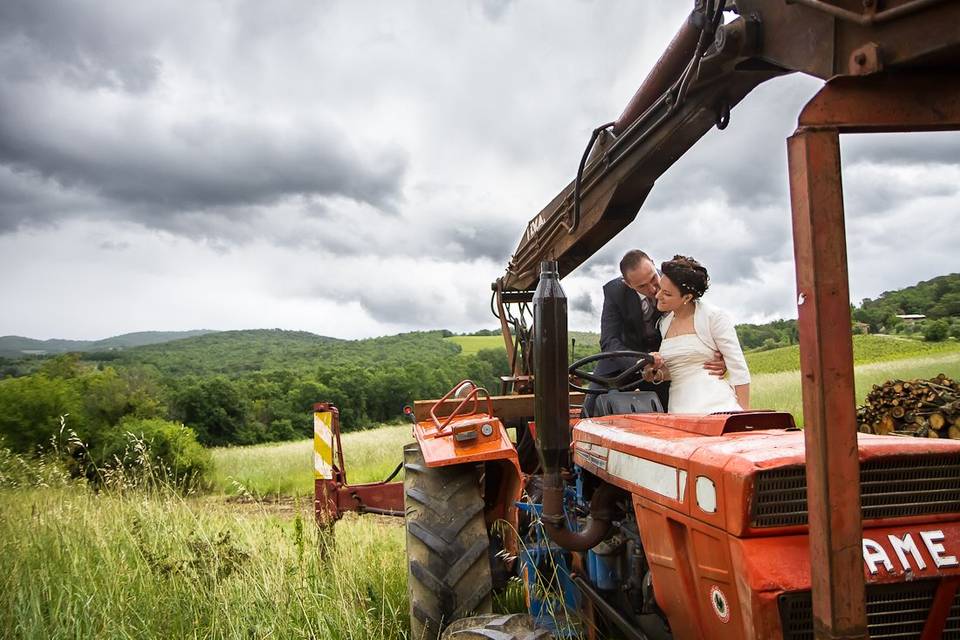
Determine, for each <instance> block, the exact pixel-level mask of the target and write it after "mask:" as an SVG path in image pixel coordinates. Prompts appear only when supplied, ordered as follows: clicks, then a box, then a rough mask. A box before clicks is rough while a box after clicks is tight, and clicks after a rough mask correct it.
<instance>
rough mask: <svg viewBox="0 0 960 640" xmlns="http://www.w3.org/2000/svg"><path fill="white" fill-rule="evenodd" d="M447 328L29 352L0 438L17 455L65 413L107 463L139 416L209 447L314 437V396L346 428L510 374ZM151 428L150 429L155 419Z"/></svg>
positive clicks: (242, 336) (45, 439) (232, 336)
mask: <svg viewBox="0 0 960 640" xmlns="http://www.w3.org/2000/svg"><path fill="white" fill-rule="evenodd" d="M449 335H450V334H449V332H442V331H434V332H417V333H409V334H401V335H399V336H390V337H386V338H376V339H370V340H358V341H346V340H333V339H330V338H322V337H320V336H315V335H313V334H308V333H303V332H290V331H237V332H223V333H217V334H209V335H206V336H201V337H197V338H191V339H187V340H178V341H177V342H173V343H169V344H167V345H155V346H149V347H141V348H136V349H130V350H126V351H122V352H99V353H88V354H70V355H65V356H57V357H54V358H46V359H33V360H30V361H29V362H27V363H25V365H24V366H26V367H27V368H28V369H29V370H24V371H18V374H19V375H16V376H8V377H7V378H6V379H4V380H0V438H3V440H4V441H5V443H6V446H9V447H10V448H12V449H13V450H15V451H30V450H32V449H34V448H36V447H38V446H46V445H48V444H49V443H50V442H51V441H52V440H53V439H56V438H58V437H61V436H62V434H61V433H60V428H61V423H60V417H61V416H67V417H66V418H65V420H66V424H68V425H69V426H70V428H71V429H72V430H73V431H75V432H76V433H77V434H79V435H80V437H81V439H83V438H85V439H87V440H89V442H88V443H87V444H88V445H89V448H90V450H91V451H94V452H96V457H97V458H98V459H101V460H102V459H105V458H109V456H110V455H112V453H111V452H113V453H115V449H116V448H117V447H116V444H115V443H116V442H118V441H121V440H122V439H123V438H122V436H123V435H124V434H126V433H128V432H130V430H131V429H134V428H141V429H142V428H143V427H144V425H145V424H147V423H146V422H144V421H151V420H153V421H157V420H159V421H161V422H162V423H163V424H164V425H167V426H166V427H165V428H172V427H169V425H174V426H176V425H185V427H186V428H188V429H189V430H190V431H191V433H192V434H193V435H194V436H195V438H196V441H197V442H199V443H201V444H203V445H207V446H220V445H232V444H254V443H259V442H270V441H277V440H289V439H293V438H300V437H305V436H307V435H309V434H310V433H311V432H312V419H311V415H310V411H311V407H312V405H313V404H314V403H316V402H321V401H327V402H333V403H334V404H336V405H337V406H338V407H339V409H340V412H341V422H342V425H343V427H344V429H346V430H350V429H358V428H364V427H366V426H369V425H370V424H373V423H379V422H385V421H389V420H393V419H398V418H399V416H400V415H401V412H402V407H403V405H404V404H405V403H409V402H412V401H413V400H416V399H423V398H436V397H440V396H442V395H443V394H444V393H446V392H447V391H448V390H449V389H450V388H451V387H452V386H453V385H454V384H456V383H457V382H458V381H460V380H462V379H471V380H474V381H476V382H477V383H479V384H481V385H483V386H485V387H487V388H488V389H491V390H494V391H495V390H496V389H497V385H498V381H499V376H501V375H505V374H506V373H508V366H507V362H506V357H505V355H504V352H503V351H502V350H498V349H488V350H482V351H480V352H479V353H477V354H473V355H469V356H467V355H463V354H461V353H460V347H459V346H457V345H456V344H454V343H452V342H450V341H447V340H444V338H445V337H447V336H449ZM134 421H139V422H136V423H134ZM149 426H150V430H151V433H152V432H153V431H157V429H159V428H160V423H157V422H150V423H149ZM153 435H154V436H155V437H156V438H159V439H161V440H162V439H163V437H162V434H161V435H157V434H153Z"/></svg>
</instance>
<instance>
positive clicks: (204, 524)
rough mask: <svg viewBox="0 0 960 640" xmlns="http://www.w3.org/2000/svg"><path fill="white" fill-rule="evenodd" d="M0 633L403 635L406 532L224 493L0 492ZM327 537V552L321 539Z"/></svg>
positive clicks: (44, 636) (42, 637) (359, 639)
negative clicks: (316, 519) (322, 526)
mask: <svg viewBox="0 0 960 640" xmlns="http://www.w3.org/2000/svg"><path fill="white" fill-rule="evenodd" d="M0 501H2V514H3V515H2V516H0V576H2V577H0V586H2V588H0V636H2V637H4V638H18V639H19V638H23V639H36V640H48V639H60V638H64V639H66V638H91V639H92V638H138V639H146V638H157V639H160V638H215V639H219V638H224V639H226V638H249V639H251V640H253V639H261V638H262V639H266V638H297V639H300V638H343V639H356V640H367V639H369V638H385V639H393V638H401V637H404V634H405V633H406V630H407V622H406V619H407V614H406V611H407V603H406V570H405V567H404V562H403V553H404V551H403V547H404V542H403V529H402V527H400V526H398V524H394V523H390V522H385V521H384V520H383V519H378V518H373V517H365V518H357V517H348V518H346V519H345V520H344V521H342V522H340V523H338V524H337V526H336V528H335V533H334V534H333V536H334V537H333V538H330V537H328V536H329V535H330V534H328V533H325V532H320V531H318V530H317V528H316V527H315V526H314V525H313V523H312V521H311V519H310V514H309V512H308V509H307V508H306V507H307V506H308V505H307V501H303V507H304V511H303V512H302V513H301V512H300V511H297V512H296V513H288V514H286V515H281V516H278V515H273V514H271V513H270V512H269V511H266V510H264V509H263V507H260V508H259V509H258V508H252V509H249V510H238V507H237V506H235V505H228V504H226V503H224V502H223V500H222V498H221V499H210V498H206V499H204V498H192V499H187V500H183V499H180V498H178V497H177V496H175V495H172V494H165V493H159V494H157V493H155V494H143V493H134V494H127V495H124V494H118V493H113V492H103V493H100V494H96V493H94V492H92V491H90V490H89V489H87V488H85V487H69V486H68V487H58V488H49V487H48V488H40V489H21V490H16V491H9V490H6V491H0ZM324 540H329V541H330V544H328V545H326V553H324V554H321V553H320V551H319V548H320V546H321V544H322V541H324Z"/></svg>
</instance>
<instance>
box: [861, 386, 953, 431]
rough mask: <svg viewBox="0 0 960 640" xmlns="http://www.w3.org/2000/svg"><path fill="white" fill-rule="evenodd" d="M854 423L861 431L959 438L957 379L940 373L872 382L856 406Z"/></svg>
mask: <svg viewBox="0 0 960 640" xmlns="http://www.w3.org/2000/svg"><path fill="white" fill-rule="evenodd" d="M857 424H858V425H859V428H860V431H861V432H863V433H879V434H881V435H894V436H916V437H921V438H923V437H926V438H953V439H954V440H960V382H958V381H955V380H951V379H950V378H948V377H947V376H945V375H943V374H942V373H941V374H940V375H938V376H937V377H935V378H930V379H929V380H888V381H887V382H884V383H883V384H875V385H873V389H872V390H871V391H870V393H869V394H867V399H866V402H865V403H864V404H863V405H861V406H859V407H857Z"/></svg>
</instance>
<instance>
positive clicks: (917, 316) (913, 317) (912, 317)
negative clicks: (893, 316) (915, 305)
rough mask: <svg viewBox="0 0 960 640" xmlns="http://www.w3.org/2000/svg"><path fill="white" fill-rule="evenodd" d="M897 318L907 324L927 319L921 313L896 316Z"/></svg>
mask: <svg viewBox="0 0 960 640" xmlns="http://www.w3.org/2000/svg"><path fill="white" fill-rule="evenodd" d="M897 317H898V318H900V319H901V320H903V321H904V322H906V323H907V324H912V323H914V322H917V321H919V320H926V318H927V316H925V315H923V314H922V313H904V314H902V315H898V316H897Z"/></svg>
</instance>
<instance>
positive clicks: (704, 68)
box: [494, 10, 785, 291]
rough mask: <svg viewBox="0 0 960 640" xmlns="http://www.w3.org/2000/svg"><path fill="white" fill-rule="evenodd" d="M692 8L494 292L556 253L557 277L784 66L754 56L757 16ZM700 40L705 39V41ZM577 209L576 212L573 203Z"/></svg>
mask: <svg viewBox="0 0 960 640" xmlns="http://www.w3.org/2000/svg"><path fill="white" fill-rule="evenodd" d="M711 18H712V16H711V15H709V13H705V12H700V11H697V10H695V11H694V12H693V13H691V15H690V17H689V18H688V19H687V21H686V22H685V24H684V26H683V27H682V28H681V29H680V31H679V32H678V34H677V36H676V37H675V38H674V40H673V42H672V43H671V46H670V47H669V48H668V50H667V52H666V53H665V54H664V56H663V57H662V58H661V59H660V62H658V64H657V65H656V67H655V68H654V71H652V72H651V73H650V75H649V76H648V78H647V79H646V81H645V82H644V83H643V85H642V86H641V88H640V90H639V91H637V94H636V95H635V96H634V98H633V99H632V100H631V102H630V104H629V105H628V106H627V108H626V110H625V111H624V113H623V115H621V117H620V118H619V119H618V120H617V121H616V122H614V123H611V126H610V128H611V129H612V133H611V132H607V131H604V132H602V133H600V134H599V138H598V139H597V144H596V146H595V147H594V148H593V150H592V153H591V155H590V157H589V159H588V161H587V163H586V165H585V167H584V168H583V171H582V175H581V176H580V188H579V207H578V206H577V202H576V200H577V199H576V198H575V197H574V196H575V192H576V191H577V189H576V183H577V180H574V181H572V182H571V183H570V184H569V185H567V187H566V188H565V189H563V190H562V191H561V192H560V193H559V194H557V196H556V197H555V198H554V199H553V200H551V201H550V203H549V204H548V205H547V206H546V207H544V209H543V210H542V211H541V212H540V213H538V214H537V215H536V216H534V217H533V219H532V220H530V222H529V223H528V224H527V227H526V229H525V231H524V234H523V238H522V239H521V241H520V244H519V246H518V247H517V249H516V251H515V252H514V254H513V257H512V258H511V260H510V263H509V265H508V267H507V271H506V273H505V274H504V275H503V276H502V277H501V278H500V279H498V280H497V282H496V283H494V289H495V290H501V291H510V290H519V291H523V290H530V289H532V288H534V287H535V286H536V284H537V280H538V278H539V264H540V261H541V260H556V261H557V262H558V263H559V268H560V276H561V277H563V276H565V275H567V274H568V273H570V272H571V271H573V270H574V269H575V268H576V267H577V266H579V265H580V264H581V263H583V262H584V261H585V260H587V259H588V258H589V257H590V256H591V255H593V254H594V253H595V252H597V251H598V250H599V249H600V248H601V247H603V246H604V245H605V244H606V243H607V242H608V241H609V240H610V239H612V238H613V237H614V236H615V235H616V234H617V233H619V232H620V231H621V230H622V229H623V228H624V227H626V226H627V225H628V224H630V222H631V221H633V219H634V218H635V217H636V215H637V212H638V211H639V210H640V207H641V206H642V205H643V202H644V200H645V199H646V197H647V194H648V193H649V192H650V190H651V189H652V188H653V184H654V182H655V181H656V179H657V178H659V177H660V176H661V175H662V174H663V173H664V172H665V171H666V170H667V169H668V168H669V167H670V166H671V165H672V164H673V163H674V162H676V161H677V160H678V159H679V158H680V156H682V155H683V154H684V153H685V152H686V151H687V149H689V148H690V147H691V146H693V144H694V143H696V141H697V140H699V139H700V138H701V137H702V136H703V135H704V134H705V133H706V132H707V131H709V130H710V129H711V128H712V127H713V126H714V125H717V124H718V123H719V125H720V126H721V127H723V126H725V123H726V121H727V119H728V118H729V112H730V109H732V108H733V106H734V105H736V104H737V103H739V102H740V100H742V99H743V98H744V96H746V95H747V94H748V93H749V92H750V91H752V90H753V88H754V87H756V86H757V85H759V84H760V83H762V82H764V81H766V80H769V79H770V78H773V77H775V76H778V75H782V74H783V73H785V71H784V70H783V69H781V68H779V67H776V66H774V65H770V64H766V63H756V64H744V63H746V62H750V63H753V62H754V61H753V60H750V55H751V54H752V53H753V49H754V47H755V44H756V40H757V33H756V31H757V29H758V27H759V25H758V24H756V22H755V21H751V20H750V19H747V18H742V17H741V18H737V19H736V20H734V21H733V22H731V23H730V24H727V25H723V26H719V27H718V28H717V29H716V31H714V30H713V29H712V28H711V26H710V25H709V24H707V25H706V26H705V27H703V29H704V30H703V31H701V30H700V27H698V26H697V25H698V24H703V23H708V22H709V20H710V19H711ZM701 40H704V41H706V40H709V46H707V45H706V44H705V43H702V42H701ZM578 209H579V211H578Z"/></svg>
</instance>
